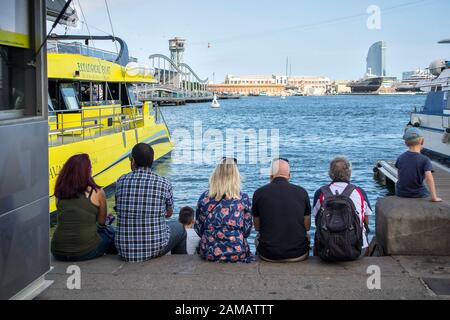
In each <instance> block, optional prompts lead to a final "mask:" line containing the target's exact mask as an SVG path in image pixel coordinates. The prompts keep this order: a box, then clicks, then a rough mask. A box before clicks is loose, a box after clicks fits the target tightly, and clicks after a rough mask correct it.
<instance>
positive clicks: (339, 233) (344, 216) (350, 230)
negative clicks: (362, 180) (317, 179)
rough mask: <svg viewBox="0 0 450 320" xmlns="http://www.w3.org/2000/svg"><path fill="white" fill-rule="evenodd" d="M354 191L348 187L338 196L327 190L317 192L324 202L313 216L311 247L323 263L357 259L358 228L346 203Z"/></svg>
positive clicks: (360, 239) (349, 203)
mask: <svg viewBox="0 0 450 320" xmlns="http://www.w3.org/2000/svg"><path fill="white" fill-rule="evenodd" d="M355 189H356V187H355V186H354V185H351V184H349V185H348V186H347V187H346V188H345V190H344V191H343V192H342V193H341V194H340V195H339V194H336V195H334V194H333V192H332V191H331V189H330V187H329V186H325V187H322V188H321V192H322V194H323V196H324V201H323V203H322V206H321V207H320V210H319V212H318V214H317V216H316V233H315V245H316V248H317V250H318V253H319V257H320V258H321V259H322V260H324V261H328V262H335V261H353V260H357V259H358V258H359V257H360V256H361V253H362V248H361V247H362V245H363V237H362V227H361V222H360V219H359V216H358V212H357V211H356V207H355V204H354V203H353V201H352V199H350V196H351V194H352V193H353V191H355Z"/></svg>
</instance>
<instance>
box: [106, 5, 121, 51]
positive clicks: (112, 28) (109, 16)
mask: <svg viewBox="0 0 450 320" xmlns="http://www.w3.org/2000/svg"><path fill="white" fill-rule="evenodd" d="M105 5H106V12H107V13H108V19H109V24H110V25H111V32H112V36H113V37H114V39H115V38H116V35H115V34H114V27H113V23H112V19H111V13H110V12H109V6H108V0H105ZM114 44H115V46H116V53H117V54H119V48H118V47H117V42H116V41H114Z"/></svg>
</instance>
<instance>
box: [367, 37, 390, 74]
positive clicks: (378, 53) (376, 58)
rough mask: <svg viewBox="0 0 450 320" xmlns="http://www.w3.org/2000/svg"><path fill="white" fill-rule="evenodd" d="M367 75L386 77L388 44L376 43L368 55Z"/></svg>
mask: <svg viewBox="0 0 450 320" xmlns="http://www.w3.org/2000/svg"><path fill="white" fill-rule="evenodd" d="M367 73H368V74H371V75H375V76H378V77H385V76H386V42H384V41H379V42H376V43H374V44H373V45H372V46H371V47H370V49H369V53H368V54H367Z"/></svg>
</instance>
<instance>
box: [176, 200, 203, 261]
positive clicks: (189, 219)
mask: <svg viewBox="0 0 450 320" xmlns="http://www.w3.org/2000/svg"><path fill="white" fill-rule="evenodd" d="M178 221H179V222H180V223H181V224H182V225H183V226H184V228H185V229H186V232H187V238H186V250H187V254H189V255H194V254H197V248H198V247H199V243H200V237H199V236H198V235H197V233H196V232H195V230H194V229H193V226H194V222H195V218H194V210H193V209H192V208H191V207H184V208H182V209H181V210H180V214H179V215H178Z"/></svg>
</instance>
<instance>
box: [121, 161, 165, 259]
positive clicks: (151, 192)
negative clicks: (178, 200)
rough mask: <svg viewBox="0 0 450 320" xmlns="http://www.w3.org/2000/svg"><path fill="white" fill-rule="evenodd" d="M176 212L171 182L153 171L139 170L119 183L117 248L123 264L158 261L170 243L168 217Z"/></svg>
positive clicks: (125, 176) (123, 177)
mask: <svg viewBox="0 0 450 320" xmlns="http://www.w3.org/2000/svg"><path fill="white" fill-rule="evenodd" d="M169 208H173V194H172V186H171V184H170V182H169V181H168V180H167V179H166V178H163V177H160V176H158V175H157V174H155V173H153V172H152V171H151V169H149V168H139V169H137V170H135V171H133V172H131V173H129V174H127V175H124V176H122V177H121V178H119V180H118V181H117V183H116V212H117V217H118V219H117V233H116V239H115V242H116V247H117V250H118V252H119V255H120V256H121V257H122V259H123V260H125V261H129V262H142V261H146V260H150V259H152V258H155V257H158V256H159V255H160V254H161V252H162V251H163V249H164V248H165V247H166V246H167V244H168V242H169V236H170V230H169V227H168V226H167V223H166V213H167V210H168V209H169Z"/></svg>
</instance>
